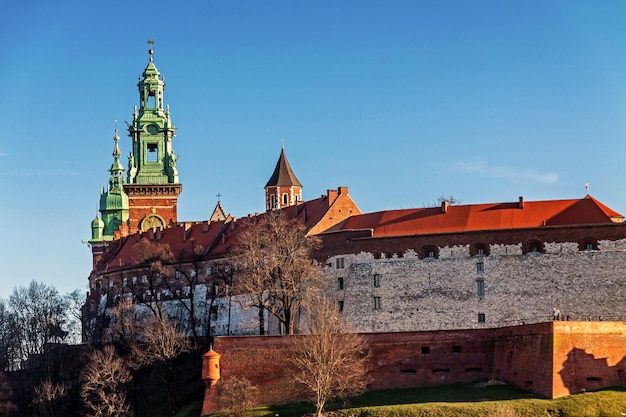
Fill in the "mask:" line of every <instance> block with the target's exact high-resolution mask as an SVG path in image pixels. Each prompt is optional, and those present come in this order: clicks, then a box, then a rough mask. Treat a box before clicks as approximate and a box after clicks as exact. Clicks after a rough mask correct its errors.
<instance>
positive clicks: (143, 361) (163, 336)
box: [132, 316, 191, 414]
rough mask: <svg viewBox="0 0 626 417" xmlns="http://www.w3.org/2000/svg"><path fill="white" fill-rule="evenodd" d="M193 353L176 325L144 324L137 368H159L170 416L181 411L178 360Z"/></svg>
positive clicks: (135, 352) (136, 354) (167, 322)
mask: <svg viewBox="0 0 626 417" xmlns="http://www.w3.org/2000/svg"><path fill="white" fill-rule="evenodd" d="M189 350H191V344H190V343H189V340H188V339H187V338H186V337H185V335H184V334H183V333H182V332H181V331H180V330H179V329H178V328H177V326H176V324H175V323H173V322H172V321H171V320H169V319H167V318H159V317H156V316H150V317H147V318H145V319H144V320H143V321H142V323H141V329H140V337H139V340H138V341H137V342H136V343H135V344H134V345H133V351H132V356H133V364H134V366H137V367H141V366H145V365H157V366H159V367H160V368H161V370H162V372H161V373H160V377H161V379H162V381H163V383H164V385H165V387H166V390H167V396H168V405H169V409H170V414H173V413H174V412H175V411H176V409H177V407H178V398H177V390H176V378H175V371H176V359H177V358H178V357H179V356H180V355H182V354H183V353H185V352H188V351H189Z"/></svg>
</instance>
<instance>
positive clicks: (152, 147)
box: [147, 143, 159, 162]
mask: <svg viewBox="0 0 626 417" xmlns="http://www.w3.org/2000/svg"><path fill="white" fill-rule="evenodd" d="M147 146H148V162H158V161H159V159H158V152H157V149H158V147H157V144H156V143H148V144H147Z"/></svg>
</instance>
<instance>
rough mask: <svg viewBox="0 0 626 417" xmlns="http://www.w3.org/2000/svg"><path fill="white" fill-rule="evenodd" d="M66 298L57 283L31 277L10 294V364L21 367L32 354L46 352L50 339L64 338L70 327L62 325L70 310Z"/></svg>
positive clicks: (53, 340) (58, 340)
mask: <svg viewBox="0 0 626 417" xmlns="http://www.w3.org/2000/svg"><path fill="white" fill-rule="evenodd" d="M67 309H68V302H67V299H65V298H64V297H62V296H61V295H59V293H58V291H57V290H56V289H55V288H54V287H49V286H47V285H46V284H43V283H40V282H36V281H32V282H31V283H30V284H29V285H28V287H17V288H15V289H14V290H13V293H11V296H10V297H9V310H10V311H11V315H10V316H11V329H12V332H13V335H12V336H13V340H14V341H15V343H14V345H13V358H12V360H11V364H10V366H11V367H12V368H17V367H19V363H20V361H23V360H25V359H27V358H29V357H31V356H33V355H39V354H43V353H44V347H45V346H46V345H47V344H48V343H58V342H61V341H63V340H64V339H65V337H66V336H67V331H65V330H63V329H62V328H61V326H62V324H63V323H64V318H65V316H66V314H67Z"/></svg>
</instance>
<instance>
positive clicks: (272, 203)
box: [270, 194, 276, 209]
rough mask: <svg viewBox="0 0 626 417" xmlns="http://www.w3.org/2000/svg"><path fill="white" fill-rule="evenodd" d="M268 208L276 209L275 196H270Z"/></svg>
mask: <svg viewBox="0 0 626 417" xmlns="http://www.w3.org/2000/svg"><path fill="white" fill-rule="evenodd" d="M270 208H271V209H275V208H276V196H275V195H274V194H272V195H270Z"/></svg>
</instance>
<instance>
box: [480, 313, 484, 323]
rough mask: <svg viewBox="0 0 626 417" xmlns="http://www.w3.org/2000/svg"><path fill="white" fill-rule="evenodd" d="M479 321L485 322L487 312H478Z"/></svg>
mask: <svg viewBox="0 0 626 417" xmlns="http://www.w3.org/2000/svg"><path fill="white" fill-rule="evenodd" d="M478 322H479V323H484V322H485V313H478Z"/></svg>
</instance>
